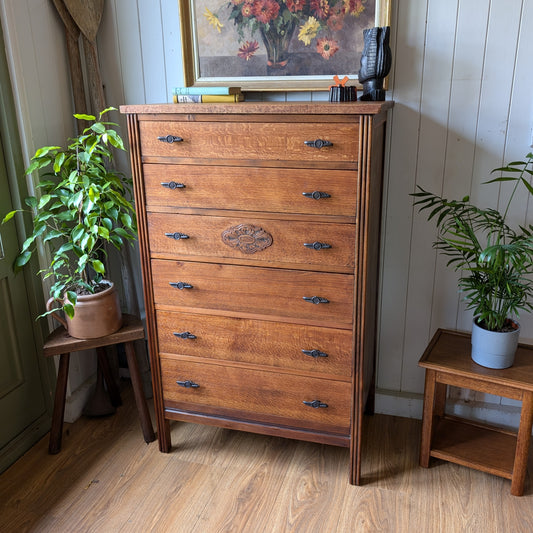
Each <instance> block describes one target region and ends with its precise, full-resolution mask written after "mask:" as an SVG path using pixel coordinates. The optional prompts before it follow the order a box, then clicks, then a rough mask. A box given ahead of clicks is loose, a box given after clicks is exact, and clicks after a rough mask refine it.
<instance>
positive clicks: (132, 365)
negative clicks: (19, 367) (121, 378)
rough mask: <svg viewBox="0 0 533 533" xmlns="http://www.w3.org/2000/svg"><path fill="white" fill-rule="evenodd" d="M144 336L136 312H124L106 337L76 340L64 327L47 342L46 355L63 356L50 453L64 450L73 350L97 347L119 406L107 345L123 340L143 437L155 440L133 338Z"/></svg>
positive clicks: (111, 393)
mask: <svg viewBox="0 0 533 533" xmlns="http://www.w3.org/2000/svg"><path fill="white" fill-rule="evenodd" d="M138 339H144V328H143V325H142V322H141V321H140V320H139V319H138V318H137V317H135V316H133V315H126V314H124V315H123V325H122V327H121V328H120V329H119V330H118V331H116V332H115V333H112V334H111V335H106V336H105V337H99V338H97V339H75V338H74V337H71V336H70V335H69V334H68V333H67V331H66V330H65V328H64V327H63V326H60V327H59V328H57V329H55V330H54V331H53V332H52V333H50V335H49V336H48V338H47V339H46V342H45V343H44V347H43V355H44V356H46V357H51V356H53V355H60V356H61V357H60V359H59V371H58V374H57V384H56V393H55V400H54V411H53V414H52V428H51V430H50V443H49V446H48V451H49V453H51V454H55V453H58V452H59V450H60V449H61V437H62V432H63V419H64V416H65V397H66V394H67V380H68V367H69V361H70V354H71V352H78V351H80V350H91V349H92V348H96V351H97V354H98V364H99V366H100V368H101V370H102V372H103V375H104V379H105V380H106V384H107V389H108V392H109V396H110V398H111V402H112V403H113V405H120V393H119V389H118V386H117V384H116V383H115V380H114V379H113V377H112V375H111V371H110V368H109V362H108V360H107V357H106V354H105V350H104V347H105V346H112V345H114V344H118V343H124V348H125V351H126V357H127V361H128V367H129V370H130V377H131V383H132V386H133V393H134V396H135V403H136V404H137V410H138V411H139V418H140V421H141V427H142V431H143V435H144V440H145V441H146V442H147V443H148V442H152V441H153V440H155V435H154V430H153V428H152V421H151V419H150V412H149V411H148V406H147V404H146V398H145V396H144V392H143V386H142V380H141V373H140V371H139V366H138V364H137V359H136V357H135V349H134V347H133V341H135V340H138Z"/></svg>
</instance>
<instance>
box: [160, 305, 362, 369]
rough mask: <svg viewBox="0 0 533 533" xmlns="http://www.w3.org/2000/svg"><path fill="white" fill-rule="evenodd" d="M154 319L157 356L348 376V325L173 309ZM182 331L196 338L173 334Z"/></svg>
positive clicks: (350, 361)
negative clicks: (305, 323)
mask: <svg viewBox="0 0 533 533" xmlns="http://www.w3.org/2000/svg"><path fill="white" fill-rule="evenodd" d="M157 320H158V342H159V351H160V353H161V354H166V355H170V354H174V353H176V354H180V355H186V356H190V357H204V358H205V357H207V358H209V359H210V360H221V361H223V360H225V361H233V362H240V363H250V364H256V365H263V366H270V367H276V368H280V369H281V368H284V369H286V370H287V369H292V370H297V371H298V372H299V373H301V374H302V375H305V374H307V375H313V374H318V375H321V376H322V377H323V378H325V379H329V378H332V377H334V376H336V377H337V378H338V379H340V378H343V379H351V377H352V372H353V364H352V337H351V333H350V331H349V330H346V329H333V328H324V327H314V326H303V325H300V324H290V323H287V322H277V321H266V320H249V319H245V318H234V317H225V316H216V315H199V314H194V313H189V312H186V313H183V312H176V311H172V312H170V311H158V312H157ZM184 331H189V332H190V333H192V334H193V335H194V336H195V337H196V338H195V339H183V338H182V337H179V336H176V335H174V333H180V332H184ZM302 350H307V351H310V352H313V351H314V350H318V351H319V352H320V354H316V355H315V356H313V354H312V353H311V354H305V353H303V351H302Z"/></svg>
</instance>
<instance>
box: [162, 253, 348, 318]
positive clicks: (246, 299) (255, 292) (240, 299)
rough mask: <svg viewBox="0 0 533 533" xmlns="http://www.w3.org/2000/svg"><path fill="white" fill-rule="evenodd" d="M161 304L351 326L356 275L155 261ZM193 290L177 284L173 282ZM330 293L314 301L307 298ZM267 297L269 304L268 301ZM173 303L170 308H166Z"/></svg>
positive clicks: (177, 307)
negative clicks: (184, 287)
mask: <svg viewBox="0 0 533 533" xmlns="http://www.w3.org/2000/svg"><path fill="white" fill-rule="evenodd" d="M152 272H153V280H154V281H153V285H154V302H155V305H156V307H159V308H161V307H162V306H172V308H173V309H176V310H185V309H188V310H191V311H192V310H194V309H204V310H214V311H217V312H218V311H228V312H234V313H241V314H246V315H247V316H249V317H250V318H254V316H258V315H263V316H271V317H286V318H288V317H293V318H299V319H301V320H305V321H306V322H307V323H308V324H312V325H316V326H321V325H326V326H331V327H339V328H346V327H351V325H352V320H353V306H352V295H353V290H354V289H353V288H354V279H353V276H351V275H349V274H330V273H321V272H313V271H303V270H283V269H275V268H261V267H246V266H235V265H221V264H210V263H194V262H189V261H169V260H160V259H153V260H152ZM180 281H182V282H187V283H189V284H190V285H192V287H193V288H192V289H183V290H179V289H173V288H172V287H171V286H170V285H169V284H170V283H171V282H180ZM314 296H318V297H320V298H326V299H327V300H328V301H329V303H319V304H314V303H312V302H308V301H305V300H304V299H303V298H304V297H314ZM266 302H268V305H265V304H266ZM167 308H168V307H167Z"/></svg>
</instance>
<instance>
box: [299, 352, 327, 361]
mask: <svg viewBox="0 0 533 533" xmlns="http://www.w3.org/2000/svg"><path fill="white" fill-rule="evenodd" d="M302 352H303V353H304V354H305V355H309V356H310V357H314V358H315V359H316V358H317V357H327V356H328V354H327V353H324V352H321V351H320V350H302Z"/></svg>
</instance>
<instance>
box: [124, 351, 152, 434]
mask: <svg viewBox="0 0 533 533" xmlns="http://www.w3.org/2000/svg"><path fill="white" fill-rule="evenodd" d="M124 349H125V350H126V357H127V359H128V368H129V370H130V377H131V384H132V386H133V394H134V396H135V403H136V404H137V411H138V413H139V418H140V420H141V427H142V430H143V435H144V440H145V442H147V443H148V442H152V441H154V440H155V435H154V430H153V428H152V420H151V419H150V412H149V411H148V406H147V405H146V397H145V396H144V391H143V384H142V378H141V373H140V371H139V365H138V364H137V358H136V357H135V350H134V348H133V342H126V343H125V344H124Z"/></svg>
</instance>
